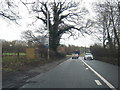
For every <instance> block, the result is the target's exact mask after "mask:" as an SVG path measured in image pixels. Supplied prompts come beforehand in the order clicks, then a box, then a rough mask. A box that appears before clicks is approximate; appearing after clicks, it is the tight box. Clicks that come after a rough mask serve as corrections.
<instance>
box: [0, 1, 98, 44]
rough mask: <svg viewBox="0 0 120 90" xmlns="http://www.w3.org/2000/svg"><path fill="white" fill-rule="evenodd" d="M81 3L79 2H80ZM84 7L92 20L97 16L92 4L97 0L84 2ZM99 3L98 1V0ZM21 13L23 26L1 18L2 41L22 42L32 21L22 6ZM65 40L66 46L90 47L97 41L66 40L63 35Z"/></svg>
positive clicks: (91, 38)
mask: <svg viewBox="0 0 120 90" xmlns="http://www.w3.org/2000/svg"><path fill="white" fill-rule="evenodd" d="M78 1H79V0H78ZM83 1H84V3H83V4H84V6H85V7H86V8H87V9H88V10H89V12H90V15H91V18H93V17H94V16H95V13H94V12H93V9H92V3H93V2H95V0H83ZM97 1H98V0H97ZM20 6H21V8H20V11H21V12H22V13H21V15H22V16H23V19H24V20H21V21H20V23H21V25H20V26H19V25H16V24H14V23H11V22H10V23H8V21H6V20H4V19H3V18H1V17H0V39H5V40H8V41H12V40H21V32H23V31H24V30H25V29H26V28H27V25H26V24H27V23H28V22H30V21H31V18H30V17H26V16H29V15H28V13H27V10H26V9H25V6H24V5H22V4H21V5H20ZM63 37H64V38H65V39H64V40H61V44H66V45H76V46H90V45H93V44H94V43H95V42H97V41H96V39H93V36H88V35H87V36H86V37H79V38H78V39H77V40H74V39H73V38H72V37H71V38H69V39H68V38H66V34H65V35H63Z"/></svg>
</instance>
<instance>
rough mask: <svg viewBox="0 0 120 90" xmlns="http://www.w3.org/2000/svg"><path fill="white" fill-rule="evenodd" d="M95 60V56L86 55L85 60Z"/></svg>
mask: <svg viewBox="0 0 120 90" xmlns="http://www.w3.org/2000/svg"><path fill="white" fill-rule="evenodd" d="M87 59H88V60H93V55H92V54H91V53H85V56H84V60H87Z"/></svg>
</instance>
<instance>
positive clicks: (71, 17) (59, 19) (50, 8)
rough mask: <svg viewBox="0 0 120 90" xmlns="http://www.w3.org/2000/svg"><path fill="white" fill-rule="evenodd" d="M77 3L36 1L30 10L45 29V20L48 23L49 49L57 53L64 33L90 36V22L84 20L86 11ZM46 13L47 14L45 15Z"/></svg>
mask: <svg viewBox="0 0 120 90" xmlns="http://www.w3.org/2000/svg"><path fill="white" fill-rule="evenodd" d="M79 5H80V4H79V3H78V2H67V1H55V0H54V1H53V2H41V1H40V0H37V2H35V3H34V4H33V5H32V10H33V12H34V13H35V14H36V19H37V20H41V21H42V22H43V24H45V27H47V18H48V22H49V46H50V49H51V50H53V51H55V52H57V48H58V46H59V44H60V39H61V37H62V35H63V34H64V33H68V32H69V33H70V34H71V36H73V35H75V30H78V31H80V33H81V34H82V35H83V34H84V33H86V34H90V33H92V32H91V31H88V29H87V28H90V27H91V26H92V24H93V23H92V21H91V20H90V19H89V20H86V19H85V17H84V16H85V15H86V14H87V13H88V11H87V10H86V9H85V8H82V9H81V8H80V7H79ZM47 13H48V14H47Z"/></svg>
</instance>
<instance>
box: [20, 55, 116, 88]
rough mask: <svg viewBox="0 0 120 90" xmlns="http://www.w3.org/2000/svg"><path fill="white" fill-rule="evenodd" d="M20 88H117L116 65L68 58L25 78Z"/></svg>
mask: <svg viewBox="0 0 120 90" xmlns="http://www.w3.org/2000/svg"><path fill="white" fill-rule="evenodd" d="M21 88H107V89H111V88H118V67H117V66H114V65H111V64H108V63H104V62H100V61H97V60H92V61H91V60H83V57H79V59H71V58H70V59H68V60H66V61H64V62H63V63H61V64H59V65H58V66H57V67H55V68H54V69H52V70H50V71H48V72H46V73H44V74H40V75H37V76H36V77H34V78H31V79H29V80H27V81H26V84H25V85H24V86H22V87H21ZM114 90H115V89H114Z"/></svg>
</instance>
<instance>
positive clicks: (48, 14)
mask: <svg viewBox="0 0 120 90" xmlns="http://www.w3.org/2000/svg"><path fill="white" fill-rule="evenodd" d="M47 30H48V57H47V59H48V60H49V59H50V55H49V51H50V50H49V12H48V10H47Z"/></svg>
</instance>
